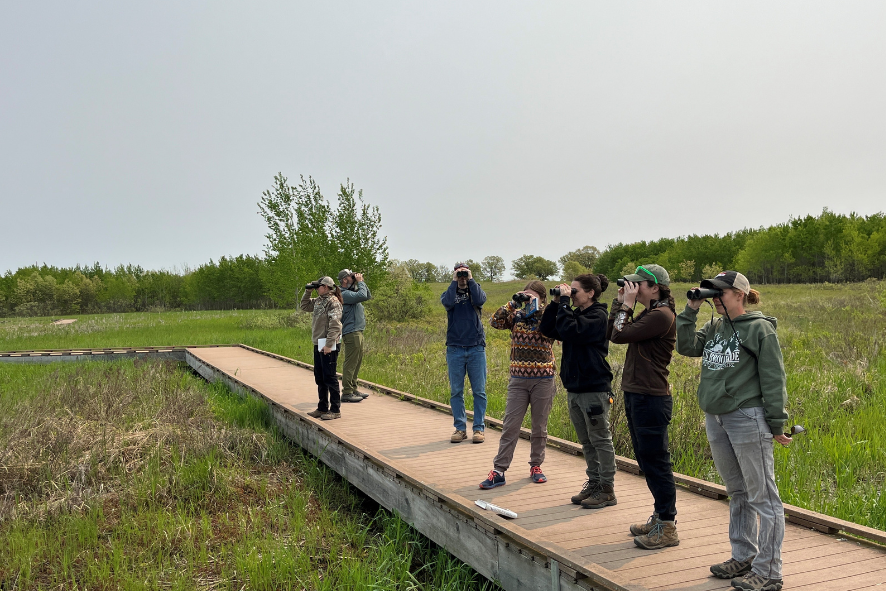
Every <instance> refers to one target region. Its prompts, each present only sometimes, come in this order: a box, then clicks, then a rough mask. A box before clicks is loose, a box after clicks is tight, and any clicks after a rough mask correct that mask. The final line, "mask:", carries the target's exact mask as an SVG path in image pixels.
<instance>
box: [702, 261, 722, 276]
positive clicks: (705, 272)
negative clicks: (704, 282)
mask: <svg viewBox="0 0 886 591" xmlns="http://www.w3.org/2000/svg"><path fill="white" fill-rule="evenodd" d="M723 270H724V269H723V265H721V264H720V263H718V262H716V261H715V262H713V263H711V264H710V265H705V266H704V267H702V269H701V277H702V279H712V278H714V277H716V276H717V274H718V273H721V272H723Z"/></svg>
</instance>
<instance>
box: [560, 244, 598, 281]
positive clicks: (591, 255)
mask: <svg viewBox="0 0 886 591" xmlns="http://www.w3.org/2000/svg"><path fill="white" fill-rule="evenodd" d="M598 258H600V250H599V249H598V248H597V247H596V246H582V247H581V248H579V249H578V250H573V251H572V252H567V253H566V254H564V255H563V256H561V257H560V264H561V265H562V266H564V267H565V266H566V263H568V262H569V261H575V262H576V263H578V264H579V265H581V266H582V267H584V268H585V269H587V272H590V271H591V270H592V269H593V268H594V265H595V264H596V263H597V259H598ZM579 275H581V273H579Z"/></svg>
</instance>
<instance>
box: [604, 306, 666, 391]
mask: <svg viewBox="0 0 886 591" xmlns="http://www.w3.org/2000/svg"><path fill="white" fill-rule="evenodd" d="M633 315H634V311H633V310H631V309H630V308H625V307H624V306H623V305H622V304H620V303H618V301H617V300H615V301H613V302H612V311H611V312H610V313H609V327H608V330H607V333H606V336H607V337H608V338H609V340H610V341H612V342H613V343H618V344H623V343H628V352H627V354H626V355H625V366H624V370H623V372H622V377H621V389H622V390H623V391H625V392H634V393H637V394H652V395H654V396H670V394H671V391H670V386H669V385H668V373H669V372H668V365H669V364H670V363H671V357H672V356H673V354H674V346H675V345H676V343H677V322H676V320H677V318H676V315H675V314H674V313H673V312H672V311H671V309H670V308H669V307H668V306H667V302H665V301H660V302H656V305H653V307H652V308H651V309H649V310H643V311H642V312H641V313H640V315H639V316H637V318H636V319H635V318H633Z"/></svg>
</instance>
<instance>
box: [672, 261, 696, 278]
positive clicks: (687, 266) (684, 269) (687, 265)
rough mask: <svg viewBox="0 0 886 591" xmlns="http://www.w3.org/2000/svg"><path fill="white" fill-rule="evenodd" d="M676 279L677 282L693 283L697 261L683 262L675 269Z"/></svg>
mask: <svg viewBox="0 0 886 591" xmlns="http://www.w3.org/2000/svg"><path fill="white" fill-rule="evenodd" d="M674 271H675V273H674V279H676V280H677V281H692V278H693V276H694V275H695V261H683V262H681V263H680V264H678V265H677V267H676V268H675V269H674Z"/></svg>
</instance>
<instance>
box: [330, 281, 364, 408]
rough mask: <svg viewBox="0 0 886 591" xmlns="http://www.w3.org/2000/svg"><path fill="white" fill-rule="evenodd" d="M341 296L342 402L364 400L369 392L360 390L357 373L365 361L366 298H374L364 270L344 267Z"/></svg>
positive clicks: (340, 282)
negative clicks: (364, 308) (343, 358)
mask: <svg viewBox="0 0 886 591" xmlns="http://www.w3.org/2000/svg"><path fill="white" fill-rule="evenodd" d="M338 284H339V285H340V286H341V297H342V300H343V301H344V311H343V313H342V322H341V324H342V350H343V351H344V355H345V362H344V367H343V368H342V372H341V375H342V380H341V382H342V397H341V400H342V402H360V401H362V400H363V399H364V398H366V397H368V396H369V394H365V393H362V392H360V391H358V390H357V374H358V373H359V371H360V366H361V365H362V364H363V331H364V330H365V329H366V312H365V311H364V310H363V302H365V301H367V300H369V299H371V298H372V293H371V292H370V291H369V288H368V287H367V286H366V283H365V282H364V281H363V274H362V273H354V272H352V271H351V270H349V269H342V270H341V271H340V272H339V274H338Z"/></svg>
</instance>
